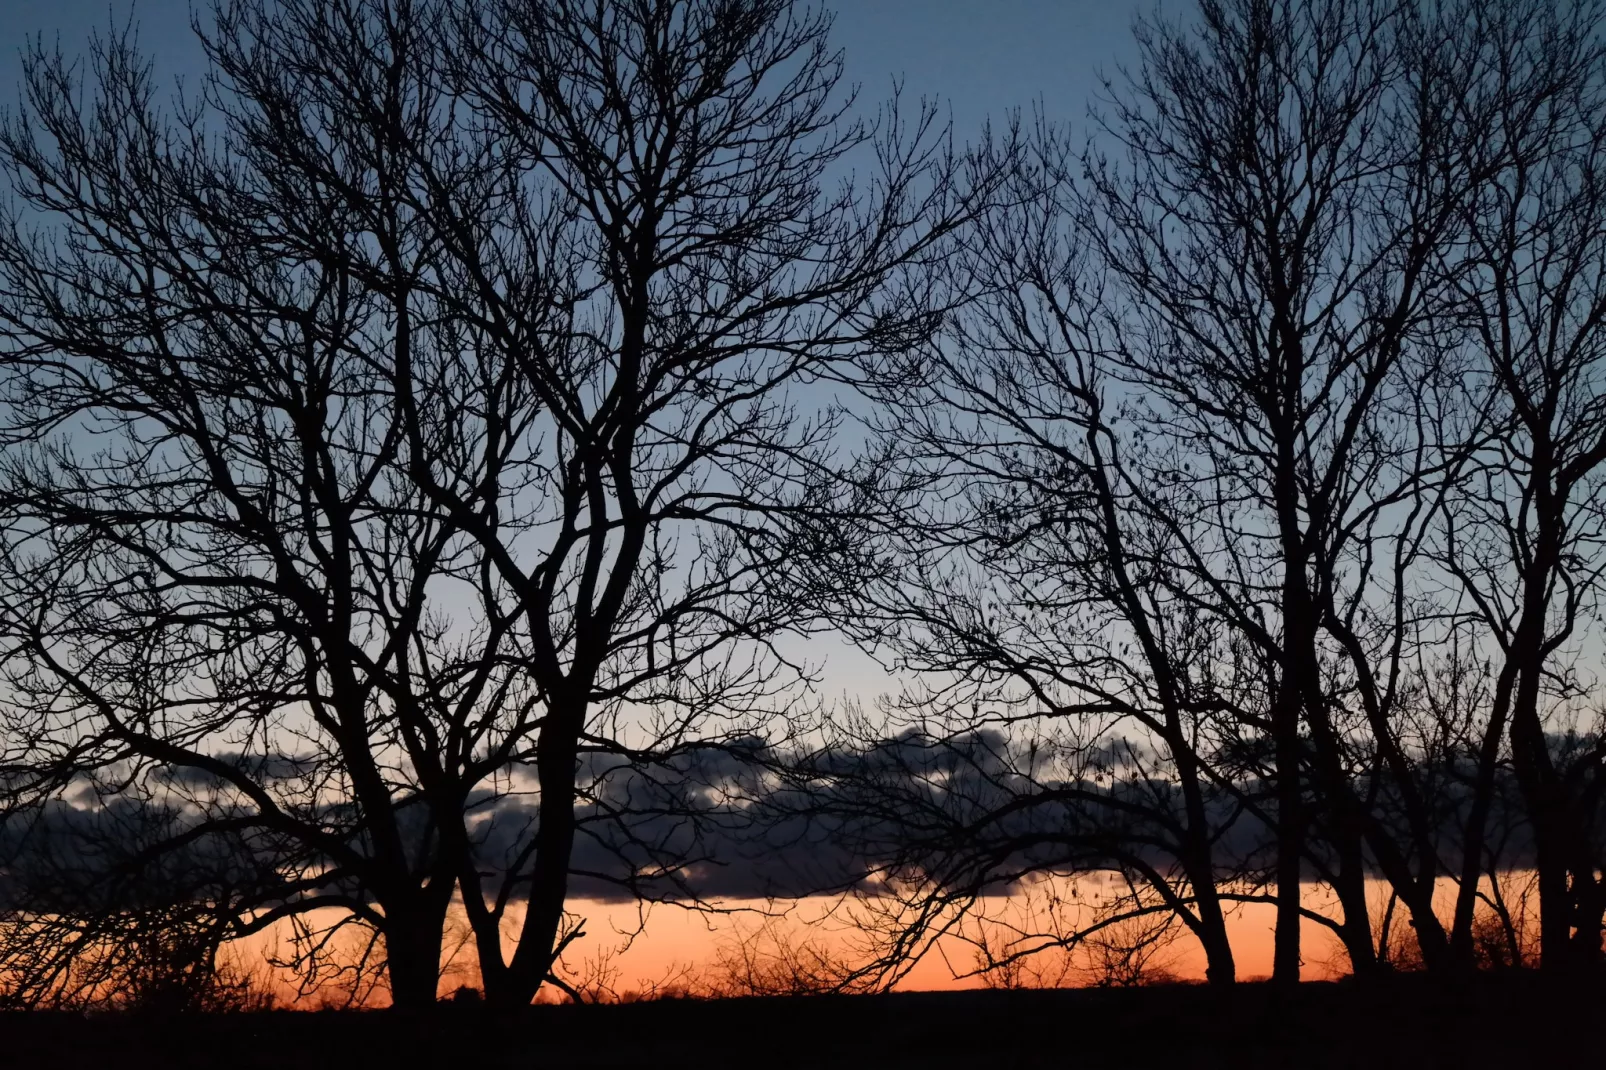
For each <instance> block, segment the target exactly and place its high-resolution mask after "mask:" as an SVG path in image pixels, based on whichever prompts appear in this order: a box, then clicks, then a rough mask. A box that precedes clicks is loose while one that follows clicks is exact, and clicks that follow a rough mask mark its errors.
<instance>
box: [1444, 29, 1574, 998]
mask: <svg viewBox="0 0 1606 1070" xmlns="http://www.w3.org/2000/svg"><path fill="white" fill-rule="evenodd" d="M1466 19H1467V23H1466V25H1467V30H1466V32H1467V34H1468V35H1469V37H1470V38H1471V39H1472V40H1475V41H1476V42H1478V46H1477V47H1479V48H1482V49H1485V50H1487V51H1488V52H1489V53H1491V54H1492V55H1493V56H1497V57H1499V58H1498V60H1495V59H1491V60H1489V61H1487V62H1484V63H1482V64H1480V68H1479V73H1480V77H1479V78H1477V79H1476V80H1474V81H1473V82H1472V83H1471V84H1470V85H1469V98H1470V100H1469V106H1471V107H1476V108H1478V109H1479V110H1481V111H1483V112H1484V113H1486V114H1487V115H1488V116H1489V117H1490V118H1489V119H1488V121H1486V122H1484V123H1482V124H1481V125H1480V129H1481V131H1482V132H1483V135H1484V139H1485V140H1484V142H1483V146H1484V150H1485V151H1486V152H1487V153H1488V154H1489V157H1490V162H1489V169H1490V171H1491V173H1490V174H1489V176H1488V177H1487V179H1486V180H1485V181H1484V182H1483V183H1481V184H1480V186H1479V188H1478V191H1477V196H1476V197H1475V199H1473V200H1472V201H1471V202H1470V203H1469V204H1468V205H1467V206H1466V209H1465V212H1464V216H1465V233H1464V236H1463V237H1462V239H1461V240H1460V241H1459V242H1458V243H1457V244H1456V245H1455V246H1454V248H1453V249H1451V250H1448V251H1447V252H1446V257H1445V258H1446V265H1445V268H1444V270H1445V271H1446V272H1447V273H1452V274H1453V276H1454V277H1455V278H1456V280H1457V282H1458V290H1459V294H1460V296H1461V298H1462V302H1463V303H1462V304H1461V306H1460V309H1459V312H1460V314H1459V315H1458V316H1457V317H1456V318H1455V320H1454V322H1455V324H1456V325H1457V326H1458V327H1460V328H1461V329H1462V330H1463V331H1464V337H1465V339H1466V346H1467V349H1468V351H1469V352H1470V353H1471V362H1470V365H1469V374H1468V376H1467V378H1466V380H1465V392H1464V395H1463V397H1462V398H1461V399H1460V401H1461V405H1462V406H1463V407H1464V408H1465V409H1467V410H1469V411H1474V412H1477V413H1479V414H1480V420H1479V422H1477V423H1476V424H1474V425H1473V427H1472V428H1471V430H1472V432H1473V437H1472V439H1471V447H1472V449H1474V450H1475V453H1474V455H1473V456H1474V464H1475V467H1474V468H1473V469H1472V470H1471V471H1470V472H1469V473H1468V476H1467V478H1466V479H1464V480H1462V481H1459V482H1458V483H1457V485H1456V487H1455V488H1454V493H1453V494H1452V495H1451V496H1450V498H1449V502H1448V507H1447V510H1446V514H1445V522H1444V525H1443V530H1442V534H1441V535H1440V538H1439V540H1438V547H1437V549H1438V551H1439V553H1438V558H1439V560H1440V561H1442V563H1443V565H1444V567H1445V568H1446V569H1447V570H1448V571H1449V572H1450V573H1451V574H1452V576H1453V577H1454V580H1455V582H1457V583H1458V584H1459V586H1460V588H1461V590H1462V591H1463V592H1464V593H1465V596H1466V602H1467V604H1468V606H1469V610H1468V612H1469V613H1470V615H1471V617H1472V619H1473V620H1474V621H1475V627H1476V628H1477V629H1478V630H1479V632H1480V634H1481V636H1482V637H1483V641H1484V642H1485V643H1486V644H1487V645H1486V647H1485V650H1486V651H1487V654H1486V656H1490V657H1492V658H1493V661H1494V664H1495V666H1496V669H1495V682H1494V688H1493V694H1492V696H1491V697H1490V701H1489V706H1488V711H1487V714H1486V716H1485V717H1484V718H1482V719H1481V722H1480V724H1479V726H1478V727H1479V730H1480V731H1479V733H1478V735H1477V736H1476V738H1475V739H1474V740H1473V753H1474V770H1475V772H1474V780H1473V792H1472V801H1471V804H1470V812H1469V814H1468V816H1467V818H1466V832H1465V835H1464V837H1463V842H1464V846H1463V856H1462V860H1461V866H1462V872H1461V874H1460V890H1459V894H1458V897H1457V901H1456V912H1455V918H1454V922H1453V938H1454V943H1455V949H1456V951H1457V953H1458V955H1459V956H1460V957H1461V958H1462V959H1463V960H1464V961H1470V960H1471V959H1472V956H1473V954H1474V939H1473V924H1474V912H1475V909H1476V906H1477V902H1478V896H1479V883H1480V882H1479V867H1480V865H1482V863H1483V861H1484V855H1485V850H1484V848H1485V836H1486V828H1487V825H1488V822H1489V820H1490V814H1491V810H1492V808H1493V807H1494V806H1495V805H1496V804H1497V786H1498V785H1497V777H1498V771H1499V763H1500V761H1501V760H1502V758H1503V757H1504V756H1505V751H1504V749H1503V744H1504V742H1505V741H1506V740H1507V738H1508V737H1509V743H1510V752H1509V753H1510V759H1511V761H1512V765H1513V768H1514V770H1515V774H1516V780H1517V784H1518V785H1519V786H1520V789H1521V796H1522V805H1523V809H1524V810H1525V812H1526V817H1527V820H1528V821H1529V822H1530V824H1531V826H1532V831H1533V837H1534V848H1535V854H1534V861H1535V866H1536V868H1537V871H1538V877H1539V897H1540V910H1539V914H1540V926H1541V929H1542V939H1541V941H1540V946H1541V961H1542V964H1543V967H1544V968H1545V969H1547V970H1556V969H1565V968H1569V966H1570V965H1573V964H1576V965H1580V966H1582V965H1590V964H1595V963H1598V962H1599V961H1600V956H1601V914H1602V910H1603V909H1606V893H1603V891H1602V884H1601V879H1600V867H1601V862H1602V859H1601V854H1600V844H1599V831H1598V830H1599V827H1600V826H1599V806H1600V797H1601V792H1602V790H1603V789H1602V786H1601V782H1602V774H1603V764H1602V763H1603V761H1606V749H1603V747H1602V743H1601V738H1602V737H1601V736H1600V735H1599V733H1598V730H1596V731H1595V732H1593V733H1589V729H1590V726H1587V725H1579V724H1578V723H1577V718H1579V717H1580V716H1584V715H1587V714H1588V713H1589V712H1591V711H1589V710H1588V709H1586V708H1581V707H1582V704H1583V702H1584V699H1585V693H1586V691H1587V688H1588V683H1587V681H1586V680H1585V679H1584V678H1583V677H1581V676H1580V671H1579V670H1578V668H1577V667H1576V658H1575V657H1574V656H1573V655H1574V654H1575V652H1576V651H1577V650H1578V648H1579V646H1580V642H1579V640H1580V633H1581V630H1582V629H1583V628H1585V627H1586V625H1587V624H1588V623H1590V622H1594V621H1598V619H1599V617H1598V610H1599V596H1600V584H1601V576H1602V570H1603V568H1606V555H1603V552H1602V550H1603V547H1602V530H1603V529H1602V520H1603V517H1606V514H1603V511H1602V508H1603V498H1602V495H1603V487H1606V479H1603V473H1606V433H1603V431H1602V426H1603V422H1606V389H1603V388H1606V378H1603V376H1606V185H1603V179H1602V173H1601V168H1602V164H1603V163H1606V45H1603V42H1602V39H1601V32H1602V30H1603V29H1606V8H1603V7H1602V5H1600V4H1597V3H1581V4H1569V5H1563V6H1559V7H1558V6H1555V5H1550V4H1539V3H1524V2H1519V0H1509V2H1505V0H1500V2H1489V3H1480V4H1472V5H1468V7H1467V9H1466ZM1580 729H1581V730H1582V731H1583V732H1585V733H1589V734H1586V735H1584V736H1583V737H1582V738H1580V736H1579V735H1578V732H1579V731H1580ZM1569 737H1570V738H1571V743H1569ZM1490 878H1491V879H1497V878H1498V874H1496V873H1493V872H1491V873H1490Z"/></svg>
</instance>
